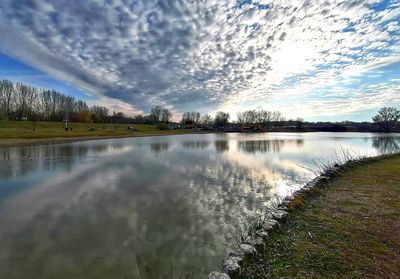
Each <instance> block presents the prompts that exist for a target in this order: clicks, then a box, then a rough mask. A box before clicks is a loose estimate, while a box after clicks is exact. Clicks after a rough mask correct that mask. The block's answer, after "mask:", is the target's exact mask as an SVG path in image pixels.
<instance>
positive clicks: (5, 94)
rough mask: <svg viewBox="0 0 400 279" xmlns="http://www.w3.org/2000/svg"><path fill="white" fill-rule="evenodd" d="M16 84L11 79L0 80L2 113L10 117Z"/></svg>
mask: <svg viewBox="0 0 400 279" xmlns="http://www.w3.org/2000/svg"><path fill="white" fill-rule="evenodd" d="M13 93H14V85H13V83H12V82H11V81H9V80H2V81H0V115H3V116H5V117H9V115H10V112H11V108H12V102H13Z"/></svg>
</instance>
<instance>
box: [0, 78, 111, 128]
mask: <svg viewBox="0 0 400 279" xmlns="http://www.w3.org/2000/svg"><path fill="white" fill-rule="evenodd" d="M108 114H109V111H108V108H106V107H103V106H88V105H87V103H86V102H84V101H81V100H76V99H75V98H74V97H71V96H67V95H64V94H62V93H60V92H58V91H57V90H48V89H40V88H37V87H34V86H30V85H27V84H24V83H21V82H17V83H15V84H14V83H13V82H11V81H9V80H2V81H0V118H3V119H13V120H32V121H38V120H40V121H64V120H69V121H75V122H96V123H101V122H104V121H106V119H107V117H108V116H109V115H108Z"/></svg>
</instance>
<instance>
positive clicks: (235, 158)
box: [0, 133, 400, 279]
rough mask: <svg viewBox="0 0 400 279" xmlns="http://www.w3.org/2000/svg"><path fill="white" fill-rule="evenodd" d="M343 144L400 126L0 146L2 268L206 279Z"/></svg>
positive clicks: (385, 142)
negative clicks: (229, 249)
mask: <svg viewBox="0 0 400 279" xmlns="http://www.w3.org/2000/svg"><path fill="white" fill-rule="evenodd" d="M340 147H345V148H351V149H353V150H355V151H357V152H360V153H363V154H368V155H375V154H378V153H382V152H389V151H396V150H400V137H399V135H394V134H392V135H385V136H384V137H383V136H380V135H377V134H361V133H335V134H332V133H306V134H286V133H280V134H274V133H270V134H226V135H213V134H209V135H185V136H166V137H153V138H136V139H112V140H101V141H90V142H80V143H71V144H60V145H48V146H35V147H18V148H7V149H0V278H8V279H12V278H30V279H32V278H40V279H44V278H85V279H87V278H142V279H147V278H151V279H153V278H154V279H159V278H169V279H171V278H188V277H187V276H189V275H191V276H192V278H205V276H206V275H207V273H208V272H209V271H211V270H216V269H218V268H219V267H220V265H221V260H222V257H223V254H224V249H225V247H226V245H227V243H228V242H229V238H230V237H231V236H232V234H234V233H235V232H237V231H238V230H239V229H240V228H242V227H243V226H244V225H245V224H246V222H248V220H250V219H251V218H254V217H256V216H257V215H259V214H260V213H262V212H264V211H265V208H266V207H268V206H269V204H270V203H271V201H274V200H276V199H277V198H279V197H284V196H285V195H287V194H289V193H290V192H292V191H294V190H296V189H298V187H300V186H301V185H302V184H304V183H305V182H306V181H307V180H309V179H311V178H312V177H313V174H312V173H310V172H309V171H307V170H306V169H305V168H303V167H302V166H305V167H310V166H312V161H313V160H315V159H321V158H327V157H328V156H329V155H331V154H332V153H333V152H335V150H338V149H339V148H340Z"/></svg>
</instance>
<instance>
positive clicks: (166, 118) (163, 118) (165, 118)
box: [161, 108, 172, 124]
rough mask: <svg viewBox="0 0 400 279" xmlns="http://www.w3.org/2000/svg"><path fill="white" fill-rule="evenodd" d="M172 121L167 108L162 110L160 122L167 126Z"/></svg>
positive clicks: (170, 113)
mask: <svg viewBox="0 0 400 279" xmlns="http://www.w3.org/2000/svg"><path fill="white" fill-rule="evenodd" d="M171 119H172V112H171V111H170V110H169V109H167V108H162V111H161V122H162V123H166V124H168V123H169V122H170V121H171Z"/></svg>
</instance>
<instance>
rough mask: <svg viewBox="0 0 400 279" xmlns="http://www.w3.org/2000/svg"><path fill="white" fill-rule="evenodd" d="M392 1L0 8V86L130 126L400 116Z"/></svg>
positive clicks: (133, 0)
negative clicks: (49, 95)
mask: <svg viewBox="0 0 400 279" xmlns="http://www.w3.org/2000/svg"><path fill="white" fill-rule="evenodd" d="M399 22H400V2H399V1H398V0H383V1H376V0H365V1H362V0H320V1H312V0H276V1H271V0H259V1H253V0H82V1H75V0H18V1H15V0H1V1H0V79H4V78H6V79H10V80H13V81H21V82H26V83H29V84H32V85H36V86H39V87H43V88H55V89H57V90H60V91H61V92H63V93H64V94H68V95H71V96H74V97H76V98H77V99H82V100H85V101H87V102H88V103H89V104H97V105H105V106H107V107H109V108H110V109H111V110H117V111H123V112H125V113H128V114H130V115H132V114H136V113H147V112H148V111H149V109H150V107H151V106H153V105H163V106H165V107H167V108H169V109H170V110H172V111H173V113H174V115H175V119H178V118H179V116H180V115H181V113H182V112H184V111H193V110H195V111H200V112H201V113H210V114H214V113H215V112H216V111H219V110H222V111H226V112H229V113H230V114H231V116H232V117H231V118H232V119H235V115H236V114H237V112H239V111H243V110H247V109H266V110H279V111H281V112H283V113H284V115H285V116H286V117H287V118H297V117H302V118H304V119H306V120H310V121H317V120H322V121H327V120H330V121H341V120H355V121H364V120H370V119H371V117H372V116H373V115H374V114H375V113H376V111H377V110H378V109H379V107H382V106H395V107H398V108H399V107H400V23H399Z"/></svg>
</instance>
